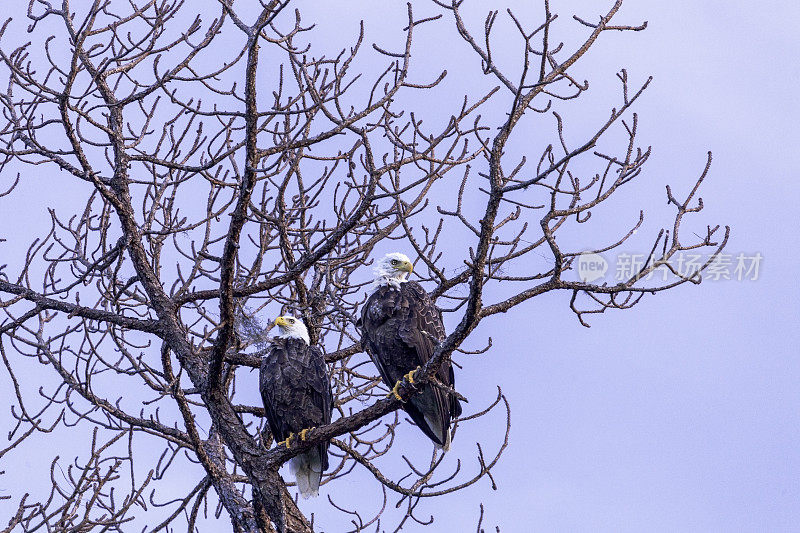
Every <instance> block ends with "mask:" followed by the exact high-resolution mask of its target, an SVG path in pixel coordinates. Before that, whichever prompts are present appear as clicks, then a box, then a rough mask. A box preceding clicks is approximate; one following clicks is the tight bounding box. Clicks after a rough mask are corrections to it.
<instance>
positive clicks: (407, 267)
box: [397, 261, 414, 274]
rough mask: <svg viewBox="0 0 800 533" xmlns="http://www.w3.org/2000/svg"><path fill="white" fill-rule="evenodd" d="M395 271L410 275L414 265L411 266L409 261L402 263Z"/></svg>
mask: <svg viewBox="0 0 800 533" xmlns="http://www.w3.org/2000/svg"><path fill="white" fill-rule="evenodd" d="M397 270H400V271H402V272H408V273H409V274H411V273H412V272H414V265H412V264H411V261H403V262H402V263H400V264H399V265H398V266H397Z"/></svg>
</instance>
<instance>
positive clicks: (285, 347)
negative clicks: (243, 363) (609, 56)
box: [259, 338, 333, 497]
mask: <svg viewBox="0 0 800 533" xmlns="http://www.w3.org/2000/svg"><path fill="white" fill-rule="evenodd" d="M259 388H260V390H261V398H262V399H263V400H264V409H265V411H266V414H267V421H268V423H269V427H270V430H271V431H272V434H273V436H274V438H275V440H276V441H283V440H285V439H286V438H287V437H289V434H290V433H294V434H297V433H299V432H300V431H302V430H303V429H310V428H312V427H317V426H322V425H325V424H329V423H330V421H331V412H332V410H333V392H332V391H331V383H330V378H329V377H328V370H327V367H326V366H325V356H324V354H323V353H322V350H320V349H319V348H318V347H317V346H309V345H307V344H306V343H305V341H304V340H302V339H296V338H288V339H282V338H276V339H273V340H272V343H271V344H270V347H269V349H268V351H267V353H266V355H265V356H264V357H263V358H262V360H261V368H260V373H259ZM329 444H330V442H329V441H323V442H320V443H319V444H317V446H315V447H313V448H311V449H310V450H308V451H305V452H303V453H300V454H298V455H297V456H296V457H293V458H292V459H291V460H290V463H291V464H292V468H293V469H294V471H295V477H296V479H297V487H298V489H299V490H300V493H301V494H302V495H303V497H308V496H315V495H316V494H317V493H318V491H319V485H320V478H321V476H322V472H324V471H325V470H327V469H328V446H329Z"/></svg>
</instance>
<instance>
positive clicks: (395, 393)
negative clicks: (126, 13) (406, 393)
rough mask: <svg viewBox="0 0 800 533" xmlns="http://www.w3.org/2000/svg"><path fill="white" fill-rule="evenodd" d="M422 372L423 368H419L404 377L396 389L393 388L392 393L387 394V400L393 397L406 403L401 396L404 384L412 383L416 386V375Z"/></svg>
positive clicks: (395, 385) (396, 384)
mask: <svg viewBox="0 0 800 533" xmlns="http://www.w3.org/2000/svg"><path fill="white" fill-rule="evenodd" d="M420 370H422V368H421V367H417V368H415V369H414V370H412V371H411V372H409V373H408V374H406V375H405V376H403V379H401V380H399V381H398V382H397V383H395V384H394V387H392V392H390V393H389V394H387V395H386V397H387V398H391V397H392V396H394V397H395V398H397V399H398V400H400V401H401V402H404V401H405V400H403V397H402V396H400V391H399V389H400V387H401V386H402V385H403V384H404V383H411V384H412V385H413V384H414V374H416V373H417V372H418V371H420Z"/></svg>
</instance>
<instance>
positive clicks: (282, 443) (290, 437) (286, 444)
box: [278, 432, 305, 450]
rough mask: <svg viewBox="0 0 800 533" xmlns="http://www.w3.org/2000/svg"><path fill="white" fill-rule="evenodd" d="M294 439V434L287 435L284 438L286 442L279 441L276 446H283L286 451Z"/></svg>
mask: <svg viewBox="0 0 800 533" xmlns="http://www.w3.org/2000/svg"><path fill="white" fill-rule="evenodd" d="M301 433H302V432H301ZM294 437H295V435H294V433H289V436H288V437H286V440H282V441H280V442H279V443H278V446H281V445H284V446H286V449H287V450H288V449H289V447H290V446H291V445H292V441H293V440H294ZM303 440H305V439H303Z"/></svg>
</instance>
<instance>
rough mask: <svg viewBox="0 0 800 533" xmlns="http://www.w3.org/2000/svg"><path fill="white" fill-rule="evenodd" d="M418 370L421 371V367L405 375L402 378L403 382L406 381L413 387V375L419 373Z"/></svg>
mask: <svg viewBox="0 0 800 533" xmlns="http://www.w3.org/2000/svg"><path fill="white" fill-rule="evenodd" d="M420 370H422V368H421V367H417V368H415V369H414V370H412V371H411V372H409V373H408V374H406V375H405V376H403V380H404V381H408V382H409V383H411V384H412V385H413V384H414V374H416V373H417V372H419V371H420Z"/></svg>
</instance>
